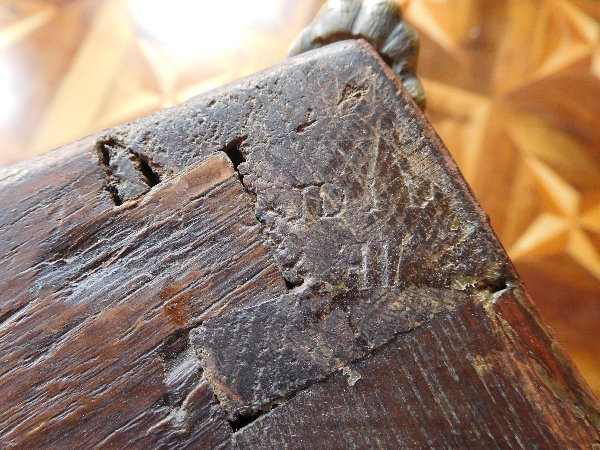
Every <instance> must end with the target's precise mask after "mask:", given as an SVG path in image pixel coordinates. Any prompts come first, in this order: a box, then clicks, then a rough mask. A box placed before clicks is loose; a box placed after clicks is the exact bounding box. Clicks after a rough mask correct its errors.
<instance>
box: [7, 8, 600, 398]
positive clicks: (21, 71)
mask: <svg viewBox="0 0 600 450" xmlns="http://www.w3.org/2000/svg"><path fill="white" fill-rule="evenodd" d="M323 3H324V0H255V1H253V2H247V1H239V2H236V1H229V2H226V3H225V2H213V1H208V0H202V1H196V2H190V1H185V0H172V1H166V0H102V1H92V0H53V1H42V0H0V165H2V166H5V165H8V164H11V163H13V162H16V161H18V160H21V159H25V158H28V157H30V156H33V155H36V154H39V153H42V152H44V151H47V150H50V149H51V148H53V147H57V146H59V145H62V144H64V143H66V142H69V141H71V140H74V139H78V138H81V137H83V136H86V135H88V134H91V133H93V132H96V131H99V130H101V129H104V128H108V127H111V126H113V125H116V124H118V123H121V122H125V121H128V120H131V119H134V118H136V117H140V116H143V115H146V114H148V113H150V112H152V111H154V110H156V109H159V108H162V107H167V106H171V105H175V104H177V103H179V102H181V101H183V100H185V99H187V98H189V97H191V96H193V95H195V94H198V93H200V92H203V91H206V90H209V89H211V88H213V87H216V86H219V85H222V84H224V83H227V82H229V81H231V80H234V79H237V78H239V77H242V76H245V75H248V74H250V73H253V72H255V71H257V70H260V69H262V68H265V67H268V66H270V65H272V64H274V63H276V62H277V61H280V60H282V59H283V58H285V55H286V52H287V47H288V46H289V44H290V43H291V41H292V40H293V38H294V37H295V36H296V35H297V33H298V32H299V31H300V30H301V29H302V28H303V27H304V26H305V25H306V24H308V23H309V22H310V20H311V19H312V17H313V16H314V14H315V13H316V11H317V10H318V8H319V7H320V6H321V5H322V4H323ZM400 3H401V4H402V7H403V9H404V11H405V16H406V17H407V19H408V21H409V22H410V23H411V24H412V25H413V26H415V28H416V29H417V31H418V32H419V35H420V37H421V56H420V68H419V74H420V76H421V77H422V78H423V80H424V85H425V89H426V92H427V95H428V105H429V107H428V112H427V114H428V116H429V118H430V120H431V121H432V123H433V125H434V127H435V128H436V130H437V131H438V133H439V134H440V135H441V137H442V139H443V140H444V141H445V142H446V144H447V145H448V147H449V149H450V151H451V152H452V154H453V155H454V157H455V159H456V160H457V162H458V165H459V167H460V168H461V170H462V171H463V173H464V175H465V177H466V178H467V181H468V182H469V183H470V184H471V186H472V188H473V190H474V192H475V194H476V196H477V197H478V199H479V201H480V202H481V203H482V205H483V207H484V209H485V210H486V211H487V212H488V214H489V215H490V217H491V219H492V224H493V226H494V228H495V230H496V232H497V233H498V235H499V236H500V239H501V240H502V242H503V244H504V246H505V247H506V249H507V250H508V252H509V254H510V256H511V257H512V258H513V260H514V262H515V264H516V266H517V269H518V270H519V272H520V274H521V275H522V277H523V278H524V280H525V281H526V283H527V285H528V288H529V292H530V294H531V295H532V297H533V299H534V301H535V302H536V305H537V307H538V309H539V311H540V313H541V314H542V316H543V317H544V318H545V320H546V321H547V322H548V323H549V325H550V326H551V327H552V328H553V329H554V331H555V332H556V334H557V336H558V339H559V340H560V341H561V342H562V343H563V345H564V346H565V347H566V349H567V351H568V352H569V353H570V355H571V356H572V357H573V358H574V360H575V362H576V364H577V365H578V366H579V368H580V370H581V371H582V373H583V375H584V376H585V377H586V378H587V380H588V382H589V383H590V385H591V386H592V389H593V390H594V392H595V393H596V395H598V396H600V126H599V124H600V101H599V100H598V99H599V98H600V38H599V36H600V6H599V2H598V1H597V0H569V1H567V0H531V1H527V2H524V1H522V0H494V1H488V2H480V1H476V0H404V1H400Z"/></svg>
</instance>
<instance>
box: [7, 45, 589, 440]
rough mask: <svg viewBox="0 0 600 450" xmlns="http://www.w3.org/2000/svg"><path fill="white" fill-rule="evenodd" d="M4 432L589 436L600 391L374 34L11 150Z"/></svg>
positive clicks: (218, 436)
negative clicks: (77, 134) (129, 116)
mask: <svg viewBox="0 0 600 450" xmlns="http://www.w3.org/2000/svg"><path fill="white" fill-rule="evenodd" d="M0 192H1V193H2V194H1V197H0V198H1V201H0V221H1V226H2V228H1V232H0V249H1V250H2V253H1V255H2V256H0V261H1V264H2V268H3V271H4V277H3V279H2V280H0V361H2V366H1V369H0V396H1V398H2V399H3V403H2V405H3V408H2V409H1V410H0V442H1V443H2V446H3V447H7V448H11V447H14V448H22V447H30V448H31V447H35V448H89V447H103V448H123V447H127V448H143V447H146V448H148V447H150V448H187V447H202V448H373V447H379V448H420V447H432V448H463V447H474V448H481V447H498V448H579V447H581V448H585V447H590V446H593V445H600V434H599V429H600V420H599V415H598V404H597V401H596V400H595V399H594V398H593V396H592V395H591V394H590V393H589V391H588V390H587V388H586V386H585V383H584V382H583V381H582V380H581V379H580V377H579V376H578V374H577V372H576V371H575V369H574V368H573V366H572V365H571V363H570V362H569V361H568V358H566V357H565V356H564V354H563V353H562V351H561V350H560V348H559V347H558V345H557V344H556V342H554V340H553V339H552V337H551V336H550V335H549V334H548V331H547V330H545V328H544V326H543V324H541V322H540V321H539V318H538V317H537V315H536V313H535V311H534V310H533V309H532V307H531V305H530V303H529V301H528V299H527V296H526V294H525V293H524V290H523V287H522V286H521V284H520V282H519V280H518V277H517V275H516V273H515V272H514V269H513V267H512V265H511V264H510V262H509V261H508V259H507V257H506V255H505V253H504V251H503V249H502V248H501V246H500V244H499V243H498V241H497V239H496V237H495V236H494V234H493V232H492V230H491V229H490V227H489V224H488V222H487V218H486V216H485V214H484V213H483V212H482V211H481V210H480V208H479V207H478V205H477V203H476V201H475V200H474V199H473V197H472V195H471V193H470V191H469V189H468V187H467V186H466V185H465V183H464V181H463V179H462V177H461V175H460V174H459V173H458V170H457V168H456V166H455V164H454V163H453V161H452V160H451V158H450V156H449V155H448V153H447V151H446V149H445V148H444V146H443V144H442V143H441V142H440V141H439V139H438V138H437V136H436V135H435V133H434V132H433V131H432V129H431V128H430V126H429V125H428V123H427V121H426V119H425V118H424V116H423V115H422V114H421V113H420V112H419V110H418V108H417V107H416V106H415V104H414V103H413V102H412V100H411V99H410V98H409V96H408V95H407V94H406V92H405V91H404V90H403V89H402V87H401V84H400V82H399V81H398V80H397V79H396V78H395V77H394V75H393V74H392V73H391V72H390V70H389V68H388V67H387V66H385V64H384V63H382V62H381V60H380V59H379V58H378V57H377V55H376V54H375V53H374V52H373V51H372V49H371V48H370V47H369V46H368V45H367V44H365V43H364V42H355V41H353V42H351V41H348V42H342V43H338V44H334V45H331V46H328V47H325V48H322V49H319V50H317V51H314V52H310V53H307V54H305V55H301V56H299V57H296V58H293V59H291V60H288V61H286V62H284V63H282V64H281V65H279V66H275V67H273V68H271V69H268V70H266V71H264V72H262V73H259V74H256V75H253V76H252V77H249V78H247V79H244V80H240V81H238V82H236V83H234V84H232V85H229V86H226V87H224V88H220V89H218V90H215V91H212V92H210V93H207V94H205V95H203V96H200V97H197V98H195V99H192V100H190V101H189V102H187V103H185V104H183V105H181V106H178V107H176V108H172V109H170V110H164V111H161V112H159V113H157V114H154V115H152V116H149V117H146V118H143V119H140V120H138V121H136V122H133V123H131V124H127V125H123V126H121V127H117V128H115V129H111V130H108V131H106V132H104V133H101V134H99V135H96V136H91V137H90V138H87V139H85V140H83V141H80V142H77V143H74V144H72V145H70V146H67V147H64V148H62V149H59V150H57V151H55V152H53V153H52V154H49V155H47V156H45V157H42V158H38V159H36V160H32V161H29V162H26V163H22V164H19V165H16V166H13V167H10V168H7V169H5V170H3V171H2V172H0Z"/></svg>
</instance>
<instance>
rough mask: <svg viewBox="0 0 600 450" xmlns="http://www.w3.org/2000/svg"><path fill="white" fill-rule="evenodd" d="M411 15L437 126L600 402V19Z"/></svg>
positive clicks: (447, 9) (516, 8) (465, 9)
mask: <svg viewBox="0 0 600 450" xmlns="http://www.w3.org/2000/svg"><path fill="white" fill-rule="evenodd" d="M403 7H404V10H405V11H406V16H407V17H408V20H409V21H410V22H411V23H412V24H413V25H414V26H415V28H416V29H417V30H418V32H419V35H420V36H421V39H422V47H421V48H422V52H421V58H420V75H421V76H422V77H423V78H424V86H425V90H426V93H427V97H428V99H427V100H428V107H429V110H428V113H427V114H428V116H429V118H430V120H431V121H432V123H433V124H434V127H435V128H436V130H437V131H438V133H439V134H440V135H441V137H442V139H443V140H444V142H445V143H446V144H447V146H448V148H449V149H450V151H451V153H452V154H453V156H454V158H455V160H456V161H457V164H458V166H459V168H460V169H461V171H462V172H463V174H464V176H465V178H466V179H467V181H469V184H470V185H471V187H472V188H473V191H474V193H475V195H476V196H477V198H478V199H479V201H480V202H481V203H482V206H483V207H484V209H485V210H486V212H487V213H488V214H489V216H490V219H491V221H492V225H493V226H494V229H495V230H496V232H497V233H498V235H499V237H500V239H501V241H502V243H503V244H504V246H505V248H506V249H507V251H508V253H509V255H510V256H511V258H512V260H513V262H514V263H515V265H516V266H517V270H518V271H519V272H520V273H521V275H522V276H523V278H524V280H525V282H526V284H527V287H528V289H529V291H530V294H531V296H532V298H533V300H534V302H535V303H536V306H537V307H538V309H539V310H540V312H541V313H542V316H543V317H544V318H545V319H546V321H547V322H548V323H549V324H550V325H551V326H552V327H553V328H554V330H555V331H556V333H557V335H558V337H559V340H561V342H562V343H563V345H565V347H566V348H567V350H568V351H569V353H570V354H571V355H572V356H573V358H574V359H575V362H576V363H577V364H578V366H579V368H580V370H582V372H583V374H584V376H585V377H586V378H587V379H588V381H589V382H590V384H591V385H592V388H593V389H594V391H595V392H596V394H597V395H598V394H600V152H598V149H599V148H600V127H598V124H599V123H600V102H599V101H598V99H599V98H600V71H599V64H600V63H599V53H598V52H599V49H600V22H599V18H600V15H598V14H597V13H598V9H597V8H593V5H591V4H590V3H589V2H585V1H581V2H579V1H572V2H571V1H566V0H538V1H531V2H522V1H518V0H506V1H498V2H477V1H475V0H461V1H452V2H451V1H433V0H408V1H404V2H403ZM577 327H579V328H577Z"/></svg>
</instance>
